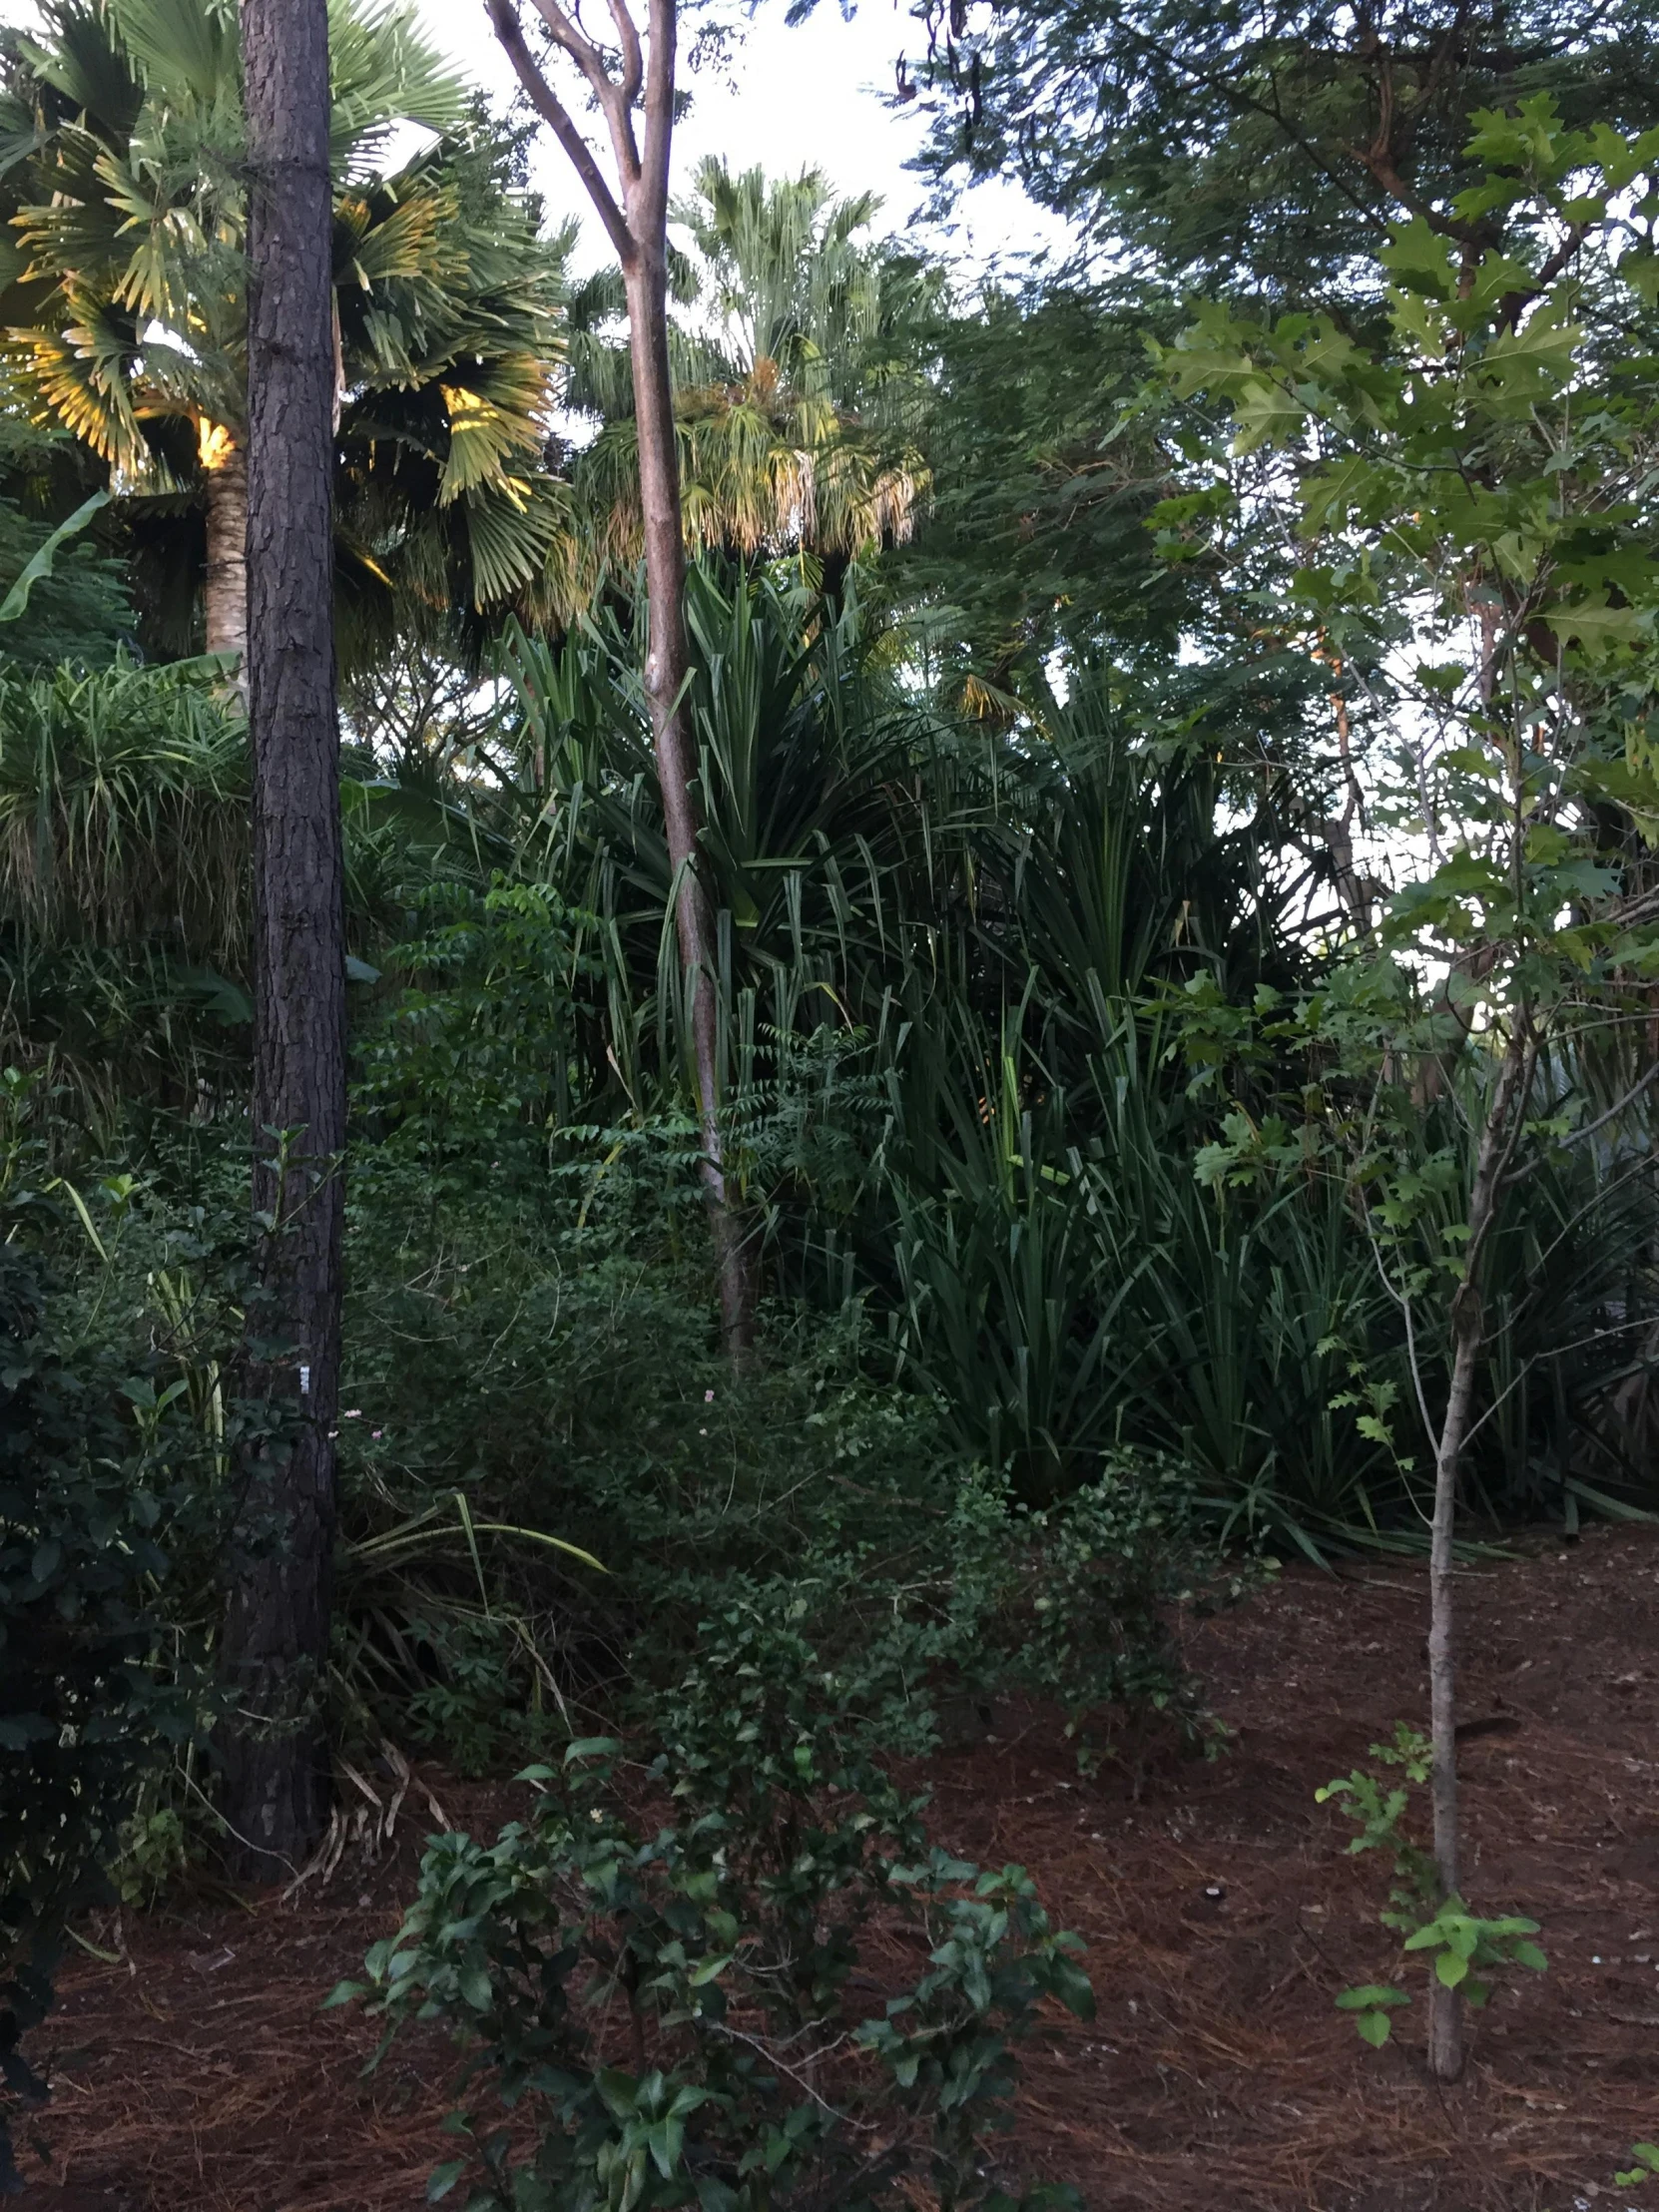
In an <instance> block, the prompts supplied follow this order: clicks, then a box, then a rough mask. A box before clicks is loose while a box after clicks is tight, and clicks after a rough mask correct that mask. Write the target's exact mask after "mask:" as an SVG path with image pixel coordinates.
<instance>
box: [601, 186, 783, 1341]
mask: <svg viewBox="0 0 1659 2212" xmlns="http://www.w3.org/2000/svg"><path fill="white" fill-rule="evenodd" d="M629 212H630V216H632V214H633V210H632V209H630V211H629ZM626 289H627V296H628V339H629V359H630V364H631V366H632V369H633V378H634V416H635V421H636V423H637V425H638V431H639V470H640V505H641V511H642V513H643V515H644V518H645V572H646V589H647V592H648V595H649V598H650V608H649V620H650V633H649V637H648V641H647V647H646V662H645V694H646V698H647V699H648V700H649V702H650V705H651V729H652V736H653V739H654V741H655V744H656V750H657V779H658V782H659V784H660V785H661V787H662V794H663V821H664V825H665V828H666V830H667V833H668V853H669V863H670V865H671V866H672V867H673V869H674V870H675V872H676V876H677V878H678V885H679V889H678V901H677V905H676V909H675V921H676V925H677V928H678V932H679V939H680V958H681V963H682V965H683V967H684V970H685V972H686V975H687V977H688V978H689V981H690V985H691V1028H692V1055H693V1061H694V1066H695V1071H696V1077H697V1096H698V1109H699V1119H700V1122H701V1125H702V1136H703V1170H702V1172H703V1185H704V1190H705V1193H706V1194H707V1197H708V1202H709V1221H710V1226H711V1228H712V1230H713V1233H714V1241H715V1264H716V1270H717V1273H718V1276H719V1282H720V1309H721V1325H722V1331H723V1334H724V1337H725V1341H726V1348H727V1351H728V1353H729V1354H730V1355H731V1357H732V1358H733V1360H734V1361H736V1362H737V1363H739V1364H740V1365H741V1364H742V1363H743V1362H744V1361H745V1360H746V1359H747V1358H748V1356H749V1353H750V1350H751V1348H752V1344H753V1326H754V1325H753V1303H752V1300H751V1297H750V1288H749V1271H748V1268H747V1267H746V1265H745V1255H744V1251H743V1241H742V1234H741V1231H740V1228H739V1225H738V1223H737V1220H736V1218H735V1214H734V1209H733V1207H732V1204H731V1201H730V1197H729V1195H728V1192H727V1189H726V1167H725V1150H724V1146H723V1143H722V1137H721V1127H720V1057H719V1055H720V1041H719V1021H720V1009H719V1005H718V1003H717V1000H716V995H715V980H714V966H715V948H714V929H713V926H712V916H711V914H710V912H709V900H708V894H707V892H706V891H705V889H704V887H703V883H702V880H701V878H700V877H699V875H698V873H697V867H696V857H697V833H698V829H699V823H698V816H697V806H696V803H695V801H694V799H693V797H692V789H691V787H692V783H693V780H694V779H695V777H696V774H697V755H696V751H695V746H694V741H693V736H692V728H691V717H690V715H689V713H688V712H687V710H686V706H685V700H684V693H685V688H686V678H687V675H688V673H689V661H688V658H687V651H686V625H685V615H684V603H685V593H686V540H685V531H684V527H683V523H682V518H681V512H680V467H679V453H678V450H677V446H676V440H675V428H674V385H673V380H672V377H671V375H670V372H669V356H668V262H667V255H666V252H664V253H662V254H658V253H653V252H648V251H642V252H641V254H640V255H639V258H638V259H637V261H636V262H635V264H634V266H633V267H632V268H631V269H630V270H629V271H628V272H627V273H626Z"/></svg>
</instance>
